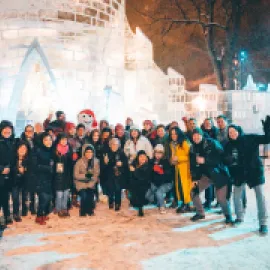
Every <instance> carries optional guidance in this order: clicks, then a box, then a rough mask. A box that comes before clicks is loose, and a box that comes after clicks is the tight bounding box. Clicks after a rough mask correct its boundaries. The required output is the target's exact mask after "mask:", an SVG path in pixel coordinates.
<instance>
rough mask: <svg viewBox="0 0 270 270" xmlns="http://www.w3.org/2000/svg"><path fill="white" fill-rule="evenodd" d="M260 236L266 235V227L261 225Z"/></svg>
mask: <svg viewBox="0 0 270 270" xmlns="http://www.w3.org/2000/svg"><path fill="white" fill-rule="evenodd" d="M259 233H260V235H262V236H264V235H267V234H268V227H267V225H261V227H260V230H259Z"/></svg>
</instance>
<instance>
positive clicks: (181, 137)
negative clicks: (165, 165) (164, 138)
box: [169, 127, 188, 147]
mask: <svg viewBox="0 0 270 270" xmlns="http://www.w3.org/2000/svg"><path fill="white" fill-rule="evenodd" d="M173 130H175V133H176V134H177V143H178V144H179V145H180V146H181V147H182V145H183V142H184V141H187V140H188V139H187V137H186V135H185V133H184V132H183V131H182V130H181V129H180V128H179V127H173V128H171V129H170V130H169V142H172V141H173V140H172V131H173Z"/></svg>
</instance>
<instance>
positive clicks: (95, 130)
mask: <svg viewBox="0 0 270 270" xmlns="http://www.w3.org/2000/svg"><path fill="white" fill-rule="evenodd" d="M96 132H97V133H98V134H99V139H98V141H97V142H94V140H93V137H94V134H95V133H96ZM87 139H88V142H89V143H90V144H92V145H94V144H96V143H100V141H101V133H100V131H99V130H98V129H97V128H95V129H93V130H92V131H91V133H90V135H89V137H88V138H87Z"/></svg>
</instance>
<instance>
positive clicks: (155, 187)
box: [146, 144, 172, 214]
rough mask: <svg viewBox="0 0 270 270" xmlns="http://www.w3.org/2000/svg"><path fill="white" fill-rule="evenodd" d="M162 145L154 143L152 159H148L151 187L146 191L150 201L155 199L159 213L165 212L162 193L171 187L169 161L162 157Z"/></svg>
mask: <svg viewBox="0 0 270 270" xmlns="http://www.w3.org/2000/svg"><path fill="white" fill-rule="evenodd" d="M164 153H165V151H164V147H163V145H162V144H158V145H156V147H155V149H154V159H153V160H151V161H150V164H151V168H152V177H151V187H150V189H149V190H148V191H147V193H146V198H147V199H148V200H149V201H150V202H154V200H155V199H156V201H157V206H158V207H159V209H160V213H161V214H165V213H166V210H165V202H164V195H165V194H166V193H167V192H169V191H170V190H171V189H172V173H171V166H170V164H169V161H168V160H167V159H165V158H164Z"/></svg>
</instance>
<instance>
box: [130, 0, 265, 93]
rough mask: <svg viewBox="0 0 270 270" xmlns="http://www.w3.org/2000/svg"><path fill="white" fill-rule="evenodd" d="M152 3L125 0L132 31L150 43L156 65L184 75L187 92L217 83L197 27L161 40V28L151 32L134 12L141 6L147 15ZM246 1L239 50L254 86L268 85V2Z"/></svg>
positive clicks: (182, 27) (186, 28)
mask: <svg viewBox="0 0 270 270" xmlns="http://www.w3.org/2000/svg"><path fill="white" fill-rule="evenodd" d="M152 1H153V0H126V4H127V17H128V20H129V23H130V25H131V27H132V29H134V28H135V27H136V26H139V27H140V28H141V29H142V30H143V32H144V33H145V34H146V35H147V36H148V38H150V40H151V41H152V42H153V45H154V58H155V61H156V63H157V64H158V65H159V66H160V67H161V68H162V69H163V70H164V71H166V69H167V67H169V66H172V67H173V68H174V69H176V70H177V71H178V72H180V73H181V74H183V75H184V76H185V77H186V79H187V89H189V90H198V85H199V84H200V83H216V81H215V76H214V74H213V70H212V66H211V63H210V60H209V57H208V54H207V50H206V47H205V42H204V39H203V36H202V34H201V31H200V29H199V28H198V26H194V25H190V26H181V27H179V28H178V29H174V30H173V31H171V32H170V33H169V34H168V35H167V36H166V37H165V38H164V39H163V40H162V38H161V36H162V35H161V34H160V32H161V27H160V26H156V27H155V28H153V27H152V28H151V27H150V26H149V18H146V17H143V16H142V15H141V14H139V13H137V12H136V10H134V8H133V6H134V5H138V3H140V9H141V10H142V11H144V12H147V11H148V10H149V9H150V10H151V2H152ZM165 1H168V2H170V0H164V2H165ZM185 1H187V0H182V2H185ZM247 1H249V2H248V3H249V6H248V8H247V12H246V14H245V18H244V20H243V23H242V27H241V34H240V40H239V49H240V48H242V49H244V50H246V51H247V53H248V57H249V58H248V70H249V73H252V74H253V76H254V80H255V82H260V83H270V16H269V14H270V0H256V1H254V0H247ZM164 44H165V45H164ZM267 69H268V70H267Z"/></svg>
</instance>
